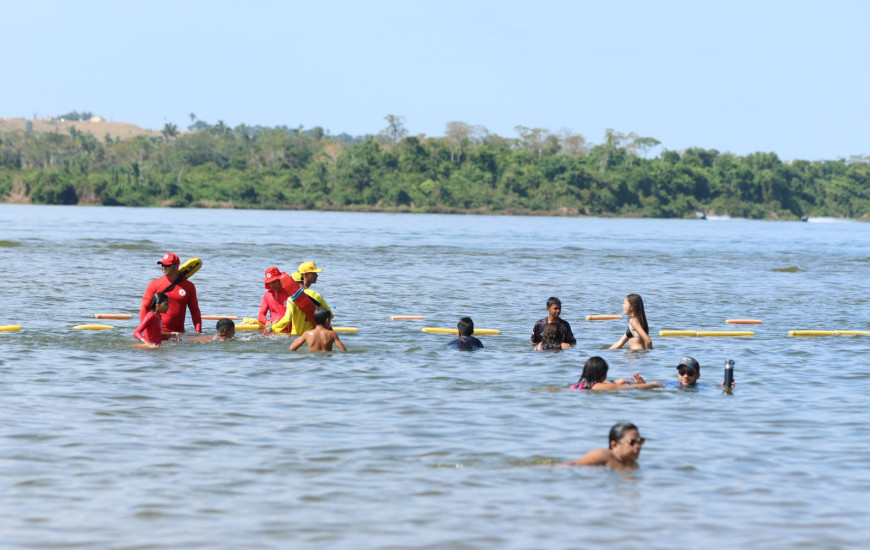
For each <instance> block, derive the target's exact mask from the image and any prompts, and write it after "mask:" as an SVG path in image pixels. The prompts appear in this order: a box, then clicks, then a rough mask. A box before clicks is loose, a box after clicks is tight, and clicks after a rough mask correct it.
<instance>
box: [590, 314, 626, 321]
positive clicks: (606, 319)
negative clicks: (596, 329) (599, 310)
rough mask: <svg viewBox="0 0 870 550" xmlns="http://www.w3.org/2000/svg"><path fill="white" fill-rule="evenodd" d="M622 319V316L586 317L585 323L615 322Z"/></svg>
mask: <svg viewBox="0 0 870 550" xmlns="http://www.w3.org/2000/svg"><path fill="white" fill-rule="evenodd" d="M617 319H622V315H587V316H586V320H587V321H616V320H617Z"/></svg>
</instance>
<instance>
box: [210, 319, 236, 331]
mask: <svg viewBox="0 0 870 550" xmlns="http://www.w3.org/2000/svg"><path fill="white" fill-rule="evenodd" d="M214 328H215V330H216V331H218V332H222V331H223V330H224V329H228V328H236V324H235V323H234V322H233V320H232V319H226V318H224V319H218V322H217V324H216V325H215V327H214Z"/></svg>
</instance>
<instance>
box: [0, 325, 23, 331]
mask: <svg viewBox="0 0 870 550" xmlns="http://www.w3.org/2000/svg"><path fill="white" fill-rule="evenodd" d="M19 330H21V325H3V326H2V327H0V332H18V331H19Z"/></svg>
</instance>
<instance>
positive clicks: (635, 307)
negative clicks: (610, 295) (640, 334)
mask: <svg viewBox="0 0 870 550" xmlns="http://www.w3.org/2000/svg"><path fill="white" fill-rule="evenodd" d="M625 299H626V300H628V305H629V307H630V308H631V309H630V310H629V315H631V316H632V317H636V318H637V320H638V322H639V323H640V326H642V327H643V331H644V332H645V333H647V334H649V325H648V324H647V323H646V313H645V312H644V310H643V298H641V297H640V294H629V295H628V296H626V297H625Z"/></svg>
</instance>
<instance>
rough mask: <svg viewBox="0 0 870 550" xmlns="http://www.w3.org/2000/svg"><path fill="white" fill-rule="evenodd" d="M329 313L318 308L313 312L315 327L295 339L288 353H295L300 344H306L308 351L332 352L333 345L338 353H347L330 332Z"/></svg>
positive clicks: (335, 335)
mask: <svg viewBox="0 0 870 550" xmlns="http://www.w3.org/2000/svg"><path fill="white" fill-rule="evenodd" d="M329 314H330V311H329V310H328V309H326V308H325V307H319V308H317V309H315V310H314V322H315V324H316V326H315V327H314V328H313V329H311V330H307V331H305V332H303V333H302V336H300V337H299V338H297V339H296V340H295V341H294V342H293V343H292V344H290V351H296V350H297V349H299V348H301V347H302V344H306V343H307V344H308V351H332V345H333V344H335V345H336V346H337V347H338V349H339V350H340V351H347V348H345V347H344V344H342V343H341V340H340V339H339V337H338V334H336V333H335V331H334V330H332V323H331V322H330V319H329Z"/></svg>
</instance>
